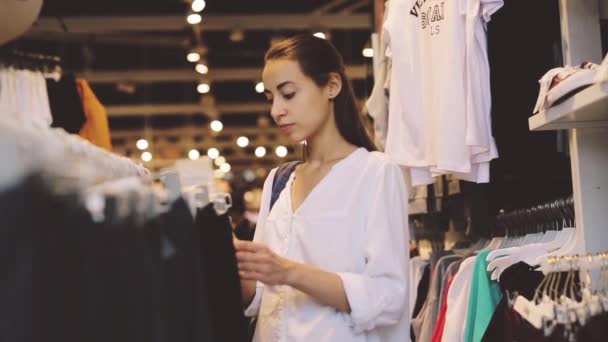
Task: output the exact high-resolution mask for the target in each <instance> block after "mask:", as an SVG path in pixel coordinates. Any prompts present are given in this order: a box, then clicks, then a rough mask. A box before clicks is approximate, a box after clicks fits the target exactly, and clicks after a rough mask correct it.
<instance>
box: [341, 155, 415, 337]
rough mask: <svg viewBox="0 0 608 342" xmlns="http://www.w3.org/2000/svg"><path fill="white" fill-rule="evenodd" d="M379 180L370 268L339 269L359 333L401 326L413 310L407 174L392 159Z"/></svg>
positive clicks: (368, 231) (369, 239) (368, 237)
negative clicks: (405, 175)
mask: <svg viewBox="0 0 608 342" xmlns="http://www.w3.org/2000/svg"><path fill="white" fill-rule="evenodd" d="M375 183H376V184H377V186H376V187H375V188H374V190H373V192H372V193H370V196H369V208H368V213H369V216H368V217H367V221H366V225H365V237H364V239H365V240H364V241H365V245H364V253H365V260H366V266H365V269H364V271H363V273H348V272H343V273H338V275H339V276H340V278H341V279H342V282H343V285H344V289H345V291H346V297H347V299H348V302H349V304H350V308H351V313H350V319H351V323H352V325H353V328H354V330H355V332H357V333H359V332H363V331H369V330H372V329H374V328H376V327H380V326H387V325H393V324H396V323H397V322H399V321H402V317H403V315H407V314H408V313H409V309H408V305H409V303H408V287H409V284H408V282H407V279H406V277H407V276H406V275H407V274H409V270H408V269H409V251H408V248H407V246H408V241H409V231H408V221H407V191H406V188H405V183H404V179H403V173H402V172H401V170H400V168H399V167H398V166H397V165H394V164H388V163H387V164H385V165H384V166H383V167H382V168H381V171H380V172H379V174H378V175H377V182H375ZM353 214H356V213H353ZM407 325H408V326H409V322H407Z"/></svg>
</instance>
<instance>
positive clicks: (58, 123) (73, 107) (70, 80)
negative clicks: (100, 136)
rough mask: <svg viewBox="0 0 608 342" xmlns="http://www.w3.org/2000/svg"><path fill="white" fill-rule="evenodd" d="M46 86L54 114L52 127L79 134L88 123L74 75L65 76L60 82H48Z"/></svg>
mask: <svg viewBox="0 0 608 342" xmlns="http://www.w3.org/2000/svg"><path fill="white" fill-rule="evenodd" d="M46 85H47V91H48V97H49V103H50V105H51V113H52V114H53V124H52V127H61V128H63V129H65V130H66V132H68V133H72V134H78V133H79V132H80V130H81V129H82V126H83V125H84V123H85V122H86V115H85V113H84V109H83V107H82V99H81V98H80V95H79V94H78V87H77V85H76V79H75V77H74V75H73V74H64V75H63V76H62V77H61V80H60V81H55V80H47V82H46Z"/></svg>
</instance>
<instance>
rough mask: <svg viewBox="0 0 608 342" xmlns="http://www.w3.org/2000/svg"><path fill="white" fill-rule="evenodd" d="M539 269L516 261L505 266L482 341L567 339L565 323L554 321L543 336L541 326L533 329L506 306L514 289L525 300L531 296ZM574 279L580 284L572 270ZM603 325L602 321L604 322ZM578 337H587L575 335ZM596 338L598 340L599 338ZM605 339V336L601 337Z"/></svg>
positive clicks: (553, 341) (548, 341) (549, 341)
mask: <svg viewBox="0 0 608 342" xmlns="http://www.w3.org/2000/svg"><path fill="white" fill-rule="evenodd" d="M566 274H567V272H564V274H563V276H562V277H561V281H560V284H559V286H558V290H559V291H561V290H562V289H563V288H564V286H565V280H566ZM543 278H544V275H543V274H542V272H539V271H536V270H535V268H534V267H532V266H530V265H528V264H526V263H524V262H518V263H516V264H514V265H512V266H510V267H509V268H507V269H506V270H505V271H503V273H502V274H501V276H500V282H499V284H500V287H501V289H502V290H503V297H502V300H501V301H500V302H499V303H498V306H497V307H496V310H495V311H494V315H493V316H492V320H491V321H490V324H489V325H488V328H487V329H486V332H485V334H484V336H483V338H482V341H484V342H500V341H505V342H512V341H517V342H537V341H538V342H541V341H544V342H567V341H568V337H567V336H565V335H564V328H565V327H564V326H563V325H559V324H558V325H557V326H556V327H555V328H554V330H553V332H552V333H551V336H549V337H545V336H544V333H543V331H542V330H538V329H536V328H535V327H534V326H532V325H531V324H530V323H528V322H527V321H526V320H525V319H524V318H523V317H521V316H520V315H519V313H517V311H515V310H514V309H513V308H511V307H510V306H509V301H508V296H509V295H510V294H511V296H512V294H513V293H514V292H517V293H518V294H519V295H521V296H523V297H525V298H526V299H528V300H532V299H533V297H534V292H535V290H536V288H537V287H538V286H539V284H540V283H541V281H542V280H543ZM574 281H575V282H576V283H579V284H580V280H579V278H578V274H575V280H574ZM604 327H605V325H604ZM579 333H580V332H579ZM577 341H588V340H587V339H577ZM598 341H599V340H598ZM603 341H605V340H603Z"/></svg>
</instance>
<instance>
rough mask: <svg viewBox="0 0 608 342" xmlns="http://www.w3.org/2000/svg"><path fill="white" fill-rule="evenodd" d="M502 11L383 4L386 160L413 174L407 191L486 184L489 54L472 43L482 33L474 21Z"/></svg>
mask: <svg viewBox="0 0 608 342" xmlns="http://www.w3.org/2000/svg"><path fill="white" fill-rule="evenodd" d="M486 3H492V4H494V6H492V7H490V6H487V7H484V6H485V5H482V4H486ZM500 5H502V0H499V1H492V2H490V1H487V2H486V1H482V2H480V0H456V1H446V0H394V1H391V2H390V4H389V8H388V9H387V11H388V15H387V19H386V21H385V23H384V27H383V34H382V37H383V39H384V40H385V43H386V44H387V47H388V48H389V49H390V50H391V54H392V60H393V67H392V72H391V96H390V100H389V113H390V114H389V128H388V132H387V141H386V153H387V154H388V155H389V157H390V158H391V159H392V160H393V161H395V162H397V163H399V164H402V165H405V166H408V167H410V168H413V169H418V170H417V171H416V172H412V174H411V176H412V185H421V184H429V183H431V182H432V176H437V175H440V174H459V175H460V176H462V178H463V179H467V178H468V180H474V181H475V180H480V181H484V180H485V179H486V178H487V179H488V180H489V165H486V164H483V163H486V162H489V160H491V159H492V156H493V155H495V154H496V153H495V151H496V148H495V146H494V145H493V139H492V137H491V127H490V123H489V122H490V121H489V120H490V117H489V115H490V113H489V104H490V101H491V100H490V93H489V67H487V64H488V62H487V48H485V45H483V44H482V45H480V43H479V42H478V39H479V38H480V37H482V36H483V37H485V31H484V30H483V26H480V25H479V21H478V20H477V19H475V18H480V16H481V17H482V18H486V20H487V19H489V15H490V14H491V13H493V11H495V10H497V9H498V8H499V7H500ZM475 11H477V12H475ZM479 29H481V31H479ZM484 44H485V42H484ZM467 49H473V52H469V53H467ZM484 61H485V64H484ZM478 65H480V66H478ZM473 66H474V67H475V70H470V69H471V68H472V67H473ZM482 88H483V89H482ZM492 151H493V152H494V153H492ZM478 155H479V156H478ZM473 164H479V166H476V167H472V165H473ZM486 169H487V172H486ZM486 174H487V175H488V177H486ZM485 181H487V180H485Z"/></svg>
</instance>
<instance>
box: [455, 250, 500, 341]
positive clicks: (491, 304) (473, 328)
mask: <svg viewBox="0 0 608 342" xmlns="http://www.w3.org/2000/svg"><path fill="white" fill-rule="evenodd" d="M488 253H490V251H485V252H481V253H479V255H477V257H476V258H475V269H474V270H473V277H472V278H471V292H470V293H471V295H470V297H469V310H468V312H467V325H466V330H465V333H464V340H465V342H479V341H481V338H482V337H483V334H484V333H485V332H486V329H487V328H488V325H489V324H490V320H491V319H492V315H493V314H494V310H495V309H496V306H498V302H500V299H501V298H502V292H501V291H500V286H499V285H498V283H497V282H495V281H493V280H491V279H490V275H491V273H490V272H488V271H486V268H487V267H488V262H487V261H486V257H487V255H488Z"/></svg>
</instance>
